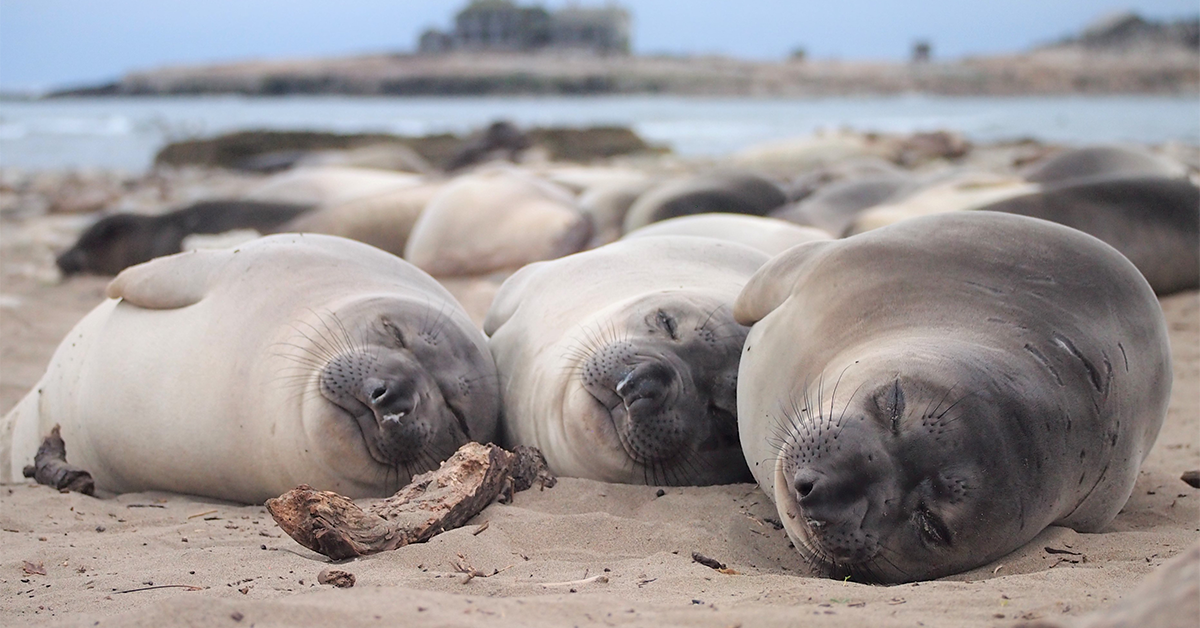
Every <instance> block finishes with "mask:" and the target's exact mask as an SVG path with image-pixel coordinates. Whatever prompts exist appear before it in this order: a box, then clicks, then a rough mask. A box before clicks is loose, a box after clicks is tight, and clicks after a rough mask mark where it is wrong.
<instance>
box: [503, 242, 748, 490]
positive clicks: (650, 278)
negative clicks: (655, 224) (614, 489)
mask: <svg viewBox="0 0 1200 628" xmlns="http://www.w3.org/2000/svg"><path fill="white" fill-rule="evenodd" d="M766 260H767V256H766V255H765V254H764V253H762V252H760V251H757V250H755V249H752V248H749V247H746V246H742V245H740V244H735V243H731V242H723V241H720V240H715V239H712V238H696V237H686V236H671V237H666V236H663V237H655V238H638V239H633V240H628V241H620V242H614V243H613V244H609V245H607V246H603V247H600V248H598V249H594V250H591V251H586V252H584V253H578V254H575V255H571V256H568V257H564V258H562V259H558V260H553V261H548V262H540V263H537V264H531V265H529V266H526V267H525V268H524V269H522V270H520V271H519V272H517V273H516V274H515V275H513V276H512V277H510V278H509V280H508V281H507V282H505V283H504V285H503V286H501V288H500V292H499V293H498V294H497V296H496V300H495V302H494V303H493V304H492V309H491V310H490V311H489V312H488V316H487V319H486V320H485V321H484V331H486V332H487V333H488V335H489V336H490V341H489V344H490V345H491V349H492V355H493V356H494V357H495V358H496V364H497V371H498V372H499V374H500V388H501V390H502V391H503V397H504V411H503V415H504V419H503V425H504V428H503V432H504V439H505V442H506V443H507V444H508V445H534V446H537V447H539V448H541V450H542V452H543V453H544V454H545V456H546V460H547V462H548V463H549V465H550V468H551V470H553V471H554V472H555V473H557V474H559V475H566V476H572V477H584V478H590V479H594V480H601V481H605V482H624V483H633V484H671V485H680V484H716V483H728V482H738V481H746V480H747V479H748V475H747V471H746V465H745V461H744V459H743V458H742V457H741V451H740V448H739V447H738V444H737V433H736V430H735V423H736V418H735V415H734V408H735V405H736V404H735V399H734V389H735V386H736V373H737V360H738V355H739V354H740V351H741V346H742V340H743V339H744V338H745V334H746V332H747V329H746V328H745V327H742V326H740V325H738V324H737V323H735V322H734V321H733V318H732V312H731V304H732V302H733V298H734V297H735V296H736V295H737V293H738V291H739V290H740V289H741V287H742V285H743V284H744V283H745V282H746V280H747V279H748V278H749V277H750V275H752V274H753V273H754V271H755V270H756V269H757V268H758V267H759V266H760V265H761V264H763V263H764V262H765V261H766Z"/></svg>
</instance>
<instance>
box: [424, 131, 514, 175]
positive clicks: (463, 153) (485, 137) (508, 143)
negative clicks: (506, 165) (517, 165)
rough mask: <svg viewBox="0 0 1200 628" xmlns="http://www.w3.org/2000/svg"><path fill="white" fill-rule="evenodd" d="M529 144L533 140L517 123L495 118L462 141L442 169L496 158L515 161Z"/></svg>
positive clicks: (471, 164)
mask: <svg viewBox="0 0 1200 628" xmlns="http://www.w3.org/2000/svg"><path fill="white" fill-rule="evenodd" d="M530 146H533V142H531V141H530V140H529V136H528V135H526V134H525V132H524V131H522V130H521V129H519V128H517V125H515V124H513V123H512V122H509V121H508V120H497V121H495V122H493V123H491V124H490V125H488V127H487V128H486V129H484V130H483V132H482V133H480V134H477V135H476V136H475V137H472V138H470V139H468V140H467V141H466V142H464V143H463V145H462V146H461V147H460V148H459V149H458V150H457V151H456V152H455V153H454V154H453V155H451V156H450V159H449V160H447V162H446V166H445V168H444V170H445V171H446V172H454V171H455V170H462V169H463V168H467V167H469V166H473V165H475V164H481V163H484V162H487V161H491V160H493V159H496V158H503V159H507V160H508V161H512V162H516V161H517V160H518V159H519V158H520V157H521V153H523V152H525V150H526V149H528V148H529V147H530Z"/></svg>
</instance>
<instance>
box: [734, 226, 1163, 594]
mask: <svg viewBox="0 0 1200 628" xmlns="http://www.w3.org/2000/svg"><path fill="white" fill-rule="evenodd" d="M735 315H736V317H737V320H738V321H739V322H741V323H742V324H753V325H754V326H753V328H752V329H751V332H750V335H749V337H748V338H747V340H746V345H745V348H744V350H743V353H742V361H741V368H740V370H739V372H738V424H739V431H740V436H741V439H742V446H743V449H744V451H745V453H746V458H747V461H748V463H749V465H750V469H751V471H753V473H754V475H755V478H756V479H757V480H758V482H759V485H760V486H761V487H762V488H763V490H764V491H766V493H767V495H768V496H770V497H771V499H773V500H774V501H775V504H776V506H777V507H778V509H779V513H780V520H781V521H782V522H783V524H784V527H785V528H786V530H787V532H788V534H789V536H790V537H791V538H792V540H793V542H794V543H795V545H796V548H797V549H798V550H799V551H800V553H801V554H802V555H803V556H804V557H805V559H807V560H808V562H809V563H810V564H811V566H812V568H813V570H814V571H815V572H817V573H819V574H823V575H828V576H833V577H845V576H850V577H852V578H854V579H855V580H860V581H871V582H905V581H911V580H924V579H929V578H937V577H940V576H944V575H947V574H952V573H957V572H961V571H965V570H967V569H971V568H973V567H977V566H979V565H982V564H985V563H987V562H989V561H991V560H994V559H996V558H999V557H1001V556H1003V555H1005V554H1007V553H1008V552H1011V551H1012V550H1014V549H1016V548H1018V547H1020V546H1021V545H1023V544H1024V543H1026V542H1028V541H1029V540H1030V539H1032V538H1033V537H1034V536H1036V535H1037V534H1038V533H1039V532H1041V531H1042V530H1043V529H1044V528H1046V526H1049V525H1051V524H1054V525H1062V526H1069V527H1071V528H1074V529H1076V530H1078V531H1081V532H1093V531H1097V530H1100V529H1102V528H1103V527H1104V526H1105V525H1107V524H1108V523H1109V521H1111V520H1112V518H1113V517H1114V516H1116V514H1117V512H1118V511H1119V510H1120V509H1121V507H1122V506H1123V505H1124V504H1125V501H1126V500H1127V499H1128V497H1129V494H1130V492H1131V491H1132V490H1133V484H1134V480H1135V479H1136V477H1137V474H1138V468H1139V466H1140V465H1141V463H1142V461H1143V459H1144V458H1145V456H1146V454H1147V453H1148V452H1149V451H1150V447H1151V446H1152V445H1153V443H1154V439H1155V437H1156V436H1157V434H1158V431H1159V428H1160V427H1161V425H1162V422H1163V419H1164V417H1165V416H1166V410H1167V403H1168V399H1169V397H1170V389H1171V361H1170V350H1169V347H1168V345H1167V333H1166V324H1165V322H1164V320H1163V314H1162V311H1161V309H1160V308H1159V305H1158V301H1157V299H1156V298H1155V296H1154V293H1153V291H1152V290H1151V289H1150V286H1149V285H1147V283H1146V280H1145V279H1143V278H1142V276H1141V275H1140V274H1139V273H1138V272H1137V269H1136V268H1134V267H1133V265H1132V264H1130V263H1129V261H1128V260H1126V259H1125V258H1124V257H1123V256H1121V255H1120V254H1119V253H1117V252H1116V251H1115V250H1113V249H1112V248H1111V247H1109V246H1108V245H1106V244H1104V243H1103V242H1100V241H1099V240H1097V239H1095V238H1093V237H1091V236H1088V235H1086V234H1084V233H1081V232H1079V231H1076V230H1074V229H1069V228H1067V227H1063V226H1060V225H1055V224H1052V223H1049V222H1046V221H1042V220H1034V219H1030V218H1025V217H1022V216H1009V215H1004V214H998V213H994V212H961V213H951V214H942V215H937V216H929V217H924V218H915V219H912V220H907V221H904V222H901V223H897V224H894V225H891V226H888V227H883V228H880V229H877V230H874V231H871V232H867V233H864V234H861V235H856V236H853V237H850V238H846V239H844V240H836V241H832V242H816V243H811V244H805V245H801V246H798V247H795V248H793V249H791V250H789V251H788V252H786V253H784V254H782V255H780V256H778V257H775V258H773V259H772V260H771V262H769V263H768V264H767V265H765V266H764V267H763V268H762V269H761V270H760V271H759V272H758V273H757V274H756V275H755V276H754V278H753V279H752V280H751V281H750V283H749V284H747V286H746V288H745V290H744V291H743V292H742V294H741V295H740V296H739V297H738V301H737V304H736V306H735Z"/></svg>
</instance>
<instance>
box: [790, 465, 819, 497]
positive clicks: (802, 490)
mask: <svg viewBox="0 0 1200 628" xmlns="http://www.w3.org/2000/svg"><path fill="white" fill-rule="evenodd" d="M820 479H821V476H820V474H818V473H817V472H816V471H813V470H811V469H800V470H799V471H797V472H796V475H795V477H793V478H792V487H793V488H795V489H796V494H797V495H799V496H800V500H801V501H804V499H805V498H806V497H808V496H809V495H812V493H813V490H814V489H815V488H816V487H817V482H818V481H820ZM813 499H816V498H815V497H814V498H813Z"/></svg>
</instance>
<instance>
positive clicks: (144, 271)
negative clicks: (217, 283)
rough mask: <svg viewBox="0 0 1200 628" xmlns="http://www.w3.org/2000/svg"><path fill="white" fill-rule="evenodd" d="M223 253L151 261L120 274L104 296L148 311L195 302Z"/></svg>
mask: <svg viewBox="0 0 1200 628" xmlns="http://www.w3.org/2000/svg"><path fill="white" fill-rule="evenodd" d="M228 259H229V256H228V252H227V251H218V250H211V251H187V252H186V253H176V254H175V255H168V256H166V257H160V258H157V259H152V260H150V261H148V262H145V263H143V264H138V265H137V266H130V267H129V268H126V269H125V270H123V271H121V274H119V275H117V277H116V278H115V279H113V280H112V282H110V283H109V284H108V289H107V290H105V295H106V296H107V297H108V298H110V299H124V300H125V301H126V302H128V303H130V304H131V305H136V306H138V307H142V308H146V309H150V310H170V309H175V308H180V307H187V306H189V305H192V304H195V303H198V302H199V301H200V299H203V298H204V295H205V294H206V293H207V292H208V288H209V285H210V284H211V283H212V278H213V277H214V276H215V275H216V273H217V271H218V270H219V269H220V268H221V267H222V266H223V265H224V264H225V263H226V261H228Z"/></svg>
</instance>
